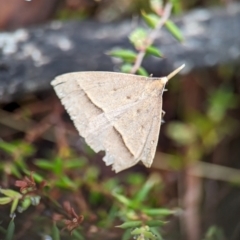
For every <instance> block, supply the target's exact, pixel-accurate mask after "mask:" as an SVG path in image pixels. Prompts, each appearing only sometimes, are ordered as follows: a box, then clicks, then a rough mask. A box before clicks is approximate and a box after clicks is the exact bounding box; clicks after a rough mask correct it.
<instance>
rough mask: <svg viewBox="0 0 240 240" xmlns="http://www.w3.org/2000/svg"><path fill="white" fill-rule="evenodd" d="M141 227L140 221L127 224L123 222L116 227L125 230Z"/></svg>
mask: <svg viewBox="0 0 240 240" xmlns="http://www.w3.org/2000/svg"><path fill="white" fill-rule="evenodd" d="M141 225H142V221H129V222H125V223H123V224H121V225H118V226H116V227H118V228H122V229H126V228H135V227H140V226H141Z"/></svg>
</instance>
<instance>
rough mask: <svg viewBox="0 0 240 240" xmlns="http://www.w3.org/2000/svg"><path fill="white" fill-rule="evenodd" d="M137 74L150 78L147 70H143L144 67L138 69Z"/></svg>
mask: <svg viewBox="0 0 240 240" xmlns="http://www.w3.org/2000/svg"><path fill="white" fill-rule="evenodd" d="M137 74H139V75H142V76H146V77H149V74H148V72H147V70H145V68H143V67H139V68H138V70H137Z"/></svg>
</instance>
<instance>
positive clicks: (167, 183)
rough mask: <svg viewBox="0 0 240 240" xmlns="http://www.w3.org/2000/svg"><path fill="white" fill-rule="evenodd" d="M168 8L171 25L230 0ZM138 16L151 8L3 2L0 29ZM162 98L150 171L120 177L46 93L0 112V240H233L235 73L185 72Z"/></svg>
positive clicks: (128, 3) (196, 0) (138, 169)
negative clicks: (161, 116) (161, 115)
mask: <svg viewBox="0 0 240 240" xmlns="http://www.w3.org/2000/svg"><path fill="white" fill-rule="evenodd" d="M170 2H171V3H172V4H173V15H174V14H184V12H185V11H188V10H191V9H195V8H199V7H212V6H221V7H223V8H224V7H225V5H226V4H228V3H229V2H230V0H225V1H224V0H222V1H217V0H210V1H209V0H171V1H170ZM142 10H144V11H145V12H147V13H148V12H150V11H151V9H150V5H149V1H146V0H122V1H117V0H102V1H101V0H95V1H94V0H65V1H64V0H52V1H49V0H41V1H36V0H35V1H34V0H32V1H31V5H29V1H20V0H19V1H13V0H12V1H4V0H0V29H1V31H5V30H12V29H16V28H19V27H27V26H30V25H36V24H40V23H44V22H48V21H50V20H64V21H68V20H72V19H74V20H76V19H77V20H82V19H96V20H98V21H102V22H109V21H118V20H121V19H125V18H130V17H132V16H135V15H140V12H141V11H142ZM118 47H119V46H118ZM120 47H121V46H120ZM109 50H110V49H109ZM219 51H221V49H219ZM165 57H167V56H165ZM168 89H169V91H168V92H167V93H165V95H164V102H163V109H164V110H165V111H166V115H165V116H164V120H165V123H164V124H163V125H162V127H161V134H160V138H159V146H158V150H157V153H156V157H155V161H154V163H153V167H152V168H150V169H145V168H144V167H143V166H141V165H138V166H135V167H133V168H131V169H129V170H127V171H124V172H122V173H120V174H117V175H116V174H114V173H113V172H111V169H109V167H106V166H104V165H103V163H102V161H101V158H102V155H101V154H95V153H93V152H92V150H91V149H89V147H88V146H86V145H85V144H84V142H83V141H82V140H79V138H78V134H77V132H76V130H75V128H74V127H73V125H72V123H71V121H70V120H69V118H68V116H67V115H66V114H65V112H64V110H63V108H62V107H61V105H60V104H59V100H58V99H57V98H56V97H55V95H54V93H53V92H52V93H51V96H46V93H42V94H38V95H34V96H30V97H29V98H25V99H24V100H21V99H19V100H16V101H14V102H10V103H7V104H2V105H1V110H0V111H4V112H7V113H8V114H9V118H8V119H0V162H1V164H0V187H1V189H0V236H1V237H0V239H7V240H8V239H9V240H10V239H26V238H28V239H54V240H55V239H56V240H57V239H96V238H98V239H99V238H100V239H132V238H133V237H135V239H166V240H175V239H187V240H200V239H202V240H238V239H240V214H238V212H239V209H240V171H239V168H240V161H239V160H240V124H239V120H240V99H239V96H240V68H239V65H236V64H234V65H233V64H230V63H229V64H227V65H223V66H215V67H212V68H208V69H199V70H195V71H192V72H191V73H188V74H187V75H184V76H178V77H175V79H173V80H172V81H170V82H169V84H168ZM5 116H6V115H5ZM4 121H8V123H12V127H11V128H10V127H9V124H8V127H7V126H6V125H5V124H4ZM20 125H21V126H20ZM19 129H21V130H19ZM23 129H25V130H24V131H23ZM49 129H51V130H52V135H51V136H47V135H44V133H45V132H46V131H48V130H49ZM69 139H71V141H69ZM74 141H76V144H74V145H75V147H73V146H72V144H71V142H74ZM76 146H77V147H76ZM19 212H20V213H19ZM83 218H84V219H83ZM11 219H12V220H11ZM116 226H118V227H116ZM61 229H63V230H64V231H61V232H60V230H61ZM70 233H72V234H71V235H70Z"/></svg>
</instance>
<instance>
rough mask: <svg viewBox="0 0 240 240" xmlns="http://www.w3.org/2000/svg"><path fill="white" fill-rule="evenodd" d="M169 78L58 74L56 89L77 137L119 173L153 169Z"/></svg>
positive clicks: (107, 74) (96, 73)
mask: <svg viewBox="0 0 240 240" xmlns="http://www.w3.org/2000/svg"><path fill="white" fill-rule="evenodd" d="M183 67H184V65H182V66H181V67H179V68H178V69H176V70H175V71H173V72H172V73H171V74H169V75H168V76H166V77H161V78H153V77H144V76H137V75H133V74H126V73H117V72H73V73H67V74H63V75H60V76H58V77H56V78H55V79H54V80H53V81H52V82H51V84H52V86H53V87H54V90H55V92H56V94H57V96H58V97H59V98H60V100H61V102H62V104H63V105H64V107H65V109H66V111H67V112H68V114H69V115H70V118H71V119H72V121H73V123H74V125H75V127H76V128H77V130H78V132H79V134H80V135H81V136H82V137H83V138H84V139H85V141H86V143H87V144H88V145H89V146H90V147H91V148H92V149H93V150H94V151H95V152H99V151H105V156H104V158H103V161H104V162H105V163H106V165H112V168H113V170H114V171H115V172H119V171H122V170H124V169H127V168H130V167H131V166H133V165H135V164H136V163H138V162H139V161H142V162H143V164H144V165H145V166H146V167H150V166H151V164H152V162H153V158H154V156H155V152H156V147H157V142H158V136H159V131H160V125H161V120H162V95H163V92H164V88H165V84H166V83H167V82H168V80H169V79H170V78H172V77H173V76H174V75H176V74H177V73H178V72H179V71H180V70H181V69H182V68H183Z"/></svg>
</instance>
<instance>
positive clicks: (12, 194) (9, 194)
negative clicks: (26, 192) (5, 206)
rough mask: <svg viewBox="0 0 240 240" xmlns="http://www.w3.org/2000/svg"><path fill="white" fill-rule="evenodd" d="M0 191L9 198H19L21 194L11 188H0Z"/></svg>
mask: <svg viewBox="0 0 240 240" xmlns="http://www.w3.org/2000/svg"><path fill="white" fill-rule="evenodd" d="M0 193H2V194H4V195H5V196H7V197H11V198H21V197H22V194H20V193H19V192H16V191H13V190H11V189H0Z"/></svg>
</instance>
